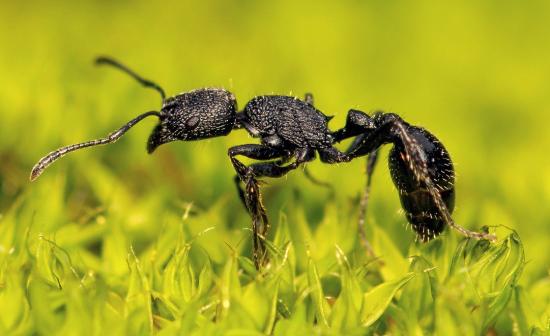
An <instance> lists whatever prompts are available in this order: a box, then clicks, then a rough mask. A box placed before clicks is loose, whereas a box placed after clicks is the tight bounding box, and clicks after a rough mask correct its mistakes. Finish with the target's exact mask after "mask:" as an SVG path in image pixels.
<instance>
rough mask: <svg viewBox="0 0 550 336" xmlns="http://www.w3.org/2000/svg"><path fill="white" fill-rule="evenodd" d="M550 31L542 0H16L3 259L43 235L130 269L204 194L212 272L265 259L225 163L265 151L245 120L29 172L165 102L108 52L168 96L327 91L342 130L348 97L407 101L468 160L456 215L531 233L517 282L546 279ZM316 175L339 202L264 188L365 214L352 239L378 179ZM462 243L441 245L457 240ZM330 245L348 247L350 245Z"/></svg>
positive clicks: (388, 195) (385, 196) (5, 102)
mask: <svg viewBox="0 0 550 336" xmlns="http://www.w3.org/2000/svg"><path fill="white" fill-rule="evenodd" d="M549 22H550V2H548V1H543V0H540V1H522V2H520V1H473V0H468V1H461V2H439V1H290V0H288V1H271V2H263V1H174V2H170V3H166V2H152V1H137V2H134V1H118V2H111V1H93V2H70V1H64V2H63V1H59V2H49V1H43V2H19V3H16V2H9V3H8V2H2V4H0V48H1V50H2V51H1V52H0V87H1V89H0V115H1V127H0V130H1V132H0V212H1V213H2V214H3V215H4V217H3V219H2V220H1V221H0V227H1V228H2V230H3V231H2V235H3V236H2V237H0V241H1V242H2V246H0V253H7V252H6V251H8V250H10V248H12V247H13V248H16V249H17V248H22V245H18V244H22V243H21V240H20V239H21V237H24V236H25V235H26V232H27V234H28V236H29V237H37V236H38V235H39V234H41V235H45V236H47V237H49V239H51V240H55V241H56V242H57V244H58V245H60V246H62V247H63V248H65V249H66V250H67V251H69V254H71V256H72V258H73V259H77V260H79V261H80V262H81V263H82V264H83V265H87V266H86V267H89V269H94V270H96V271H97V270H100V269H103V270H104V271H107V272H113V273H117V272H118V274H120V275H121V276H122V275H123V274H125V272H127V266H126V259H125V258H126V254H127V252H128V247H129V246H130V245H132V246H134V248H136V251H138V254H139V253H141V252H143V251H147V250H148V249H150V248H151V246H152V245H154V244H155V242H156V239H157V237H158V236H159V235H160V234H161V232H162V230H163V228H166V227H167V226H168V227H169V226H170V225H171V224H170V223H179V224H174V225H183V226H186V224H185V223H184V224H181V223H180V218H181V216H182V214H183V212H184V209H185V206H186V204H187V203H193V208H192V209H193V211H192V214H193V213H195V212H196V213H199V214H200V213H203V214H204V213H207V214H208V216H206V217H200V218H203V220H202V221H201V222H200V223H195V225H194V226H190V227H191V228H184V229H183V230H184V231H185V232H186V233H187V234H188V236H189V237H190V236H192V235H193V234H196V233H197V232H199V231H201V230H202V229H204V228H207V227H210V226H216V230H214V231H215V232H214V233H208V234H209V235H210V236H209V238H208V239H210V241H209V242H210V247H209V250H208V253H209V255H210V258H211V259H212V262H213V264H214V265H222V264H223V263H224V260H226V258H227V254H229V251H230V249H228V247H227V246H226V244H225V243H227V244H230V245H232V246H238V249H239V251H242V253H243V254H244V255H248V256H249V255H250V251H249V243H248V238H249V236H248V233H247V231H246V230H244V228H247V227H248V226H249V218H248V216H247V214H246V213H245V211H244V209H243V208H242V206H241V204H240V203H239V200H238V198H237V195H236V192H235V190H234V185H233V182H232V178H233V175H234V172H233V169H232V166H231V164H230V161H229V160H228V157H227V155H226V152H227V148H229V147H230V146H233V145H237V144H243V143H254V142H256V140H254V139H252V138H250V137H249V136H248V135H246V133H245V132H244V131H239V132H234V133H232V134H231V135H230V136H228V137H224V138H218V139H212V140H207V141H201V142H192V143H183V142H181V143H170V144H168V145H164V146H162V147H160V148H159V149H158V150H157V151H156V152H155V153H154V154H153V155H151V156H149V155H147V154H146V151H145V141H146V139H147V137H148V135H149V132H150V131H151V129H152V128H153V126H154V125H155V122H156V121H155V120H153V119H150V120H146V121H144V122H142V124H140V125H139V126H137V127H135V128H134V129H132V131H131V132H129V133H128V134H127V135H126V136H125V137H124V138H123V139H122V140H120V141H119V142H118V143H117V144H114V145H110V146H108V147H104V148H95V149H91V150H86V151H81V152H79V153H74V154H72V155H70V156H69V157H67V158H64V159H62V160H60V161H59V162H56V163H55V164H54V165H53V166H52V167H51V168H50V169H49V170H47V171H46V172H45V173H44V175H43V176H42V177H41V178H40V179H39V180H37V181H36V182H35V183H33V184H31V183H30V182H29V181H28V175H29V172H30V169H31V167H32V165H33V164H34V163H35V162H36V161H37V159H39V158H40V157H41V156H42V155H44V154H45V153H47V152H48V151H50V150H52V149H54V148H57V147H59V146H61V145H65V144H71V143H75V142H80V141H83V140H88V139H94V138H97V137H101V136H104V135H106V134H107V133H109V132H110V131H112V130H114V129H116V128H118V127H119V126H120V125H122V124H123V123H124V122H126V121H127V120H129V119H131V118H132V117H134V116H136V115H137V114H138V113H141V112H144V111H148V110H151V109H158V108H159V104H160V100H159V97H158V95H157V94H156V93H154V92H152V91H149V90H144V89H143V88H141V87H140V86H139V85H138V84H137V83H135V82H134V81H132V80H131V79H130V78H128V77H127V76H125V75H123V74H121V73H119V72H117V71H114V70H111V69H107V68H96V67H94V66H92V60H93V59H94V57H96V56H98V55H104V54H105V55H112V56H114V57H116V58H117V59H119V60H121V61H122V62H124V63H125V64H127V65H128V66H130V67H131V68H133V69H135V70H136V71H137V72H138V73H140V74H142V75H143V76H145V77H146V78H150V79H153V80H155V81H157V82H158V83H160V84H161V85H162V86H163V87H164V89H165V90H166V91H167V93H168V94H169V95H173V94H177V93H179V92H184V91H188V90H191V89H195V88H201V87H224V88H226V89H228V90H230V91H232V92H233V93H234V94H235V95H236V97H237V100H238V102H239V107H241V108H242V107H243V106H244V104H245V103H246V102H247V101H248V100H249V99H251V98H252V97H254V96H256V95H262V94H270V93H276V94H291V95H297V96H299V97H302V96H303V94H304V93H305V92H312V93H313V94H314V96H315V104H316V106H317V107H318V108H319V109H320V110H321V111H323V112H324V113H325V114H327V115H334V116H335V118H334V119H333V120H332V121H331V123H330V126H331V128H332V129H337V128H339V127H341V126H342V125H343V124H344V121H345V116H346V112H347V111H348V109H350V108H356V109H360V110H363V111H367V112H369V111H373V110H376V109H382V110H384V111H392V112H396V113H398V114H399V115H401V116H402V117H403V118H404V119H405V120H406V121H408V122H410V123H412V124H415V125H420V126H423V127H425V128H427V129H428V130H430V131H431V132H433V133H434V134H436V135H437V136H438V137H439V139H440V140H441V141H442V142H443V143H444V144H445V146H446V148H447V149H448V150H449V152H450V153H451V156H452V158H453V160H454V163H455V168H456V171H457V182H456V188H457V201H456V203H457V207H456V210H455V213H454V217H455V220H456V221H457V222H458V223H460V224H461V225H463V226H465V227H468V228H471V229H479V227H481V226H483V225H489V226H494V225H502V226H506V227H509V228H513V229H515V230H517V232H518V234H519V236H520V237H521V239H522V241H523V244H524V247H525V254H526V261H527V264H526V266H525V269H524V271H523V275H522V278H521V280H520V283H521V284H522V285H523V286H525V287H526V288H534V287H537V286H541V285H540V284H541V283H547V281H548V271H549V269H550V253H548V242H549V239H548V237H549V234H550V226H549V225H548V224H549V221H550V207H549V206H548V204H549V203H550V160H549V158H548V149H549V148H550V136H549V135H548V124H547V123H548V122H549V121H550V117H549V115H550V94H549V92H550V62H549V60H550V44H549V43H548V37H549V36H550V25H549ZM343 147H345V145H343ZM387 150H388V149H387V148H386V150H385V151H384V152H383V156H382V160H381V164H379V167H378V169H377V171H376V173H375V177H374V186H373V197H372V205H371V207H370V212H369V216H368V219H369V223H371V224H372V225H374V226H376V227H379V228H381V230H383V231H384V232H385V233H386V234H387V235H388V236H389V237H391V240H392V241H393V242H394V244H395V245H396V246H397V247H398V249H399V250H400V251H401V253H402V254H403V255H404V256H406V255H407V253H409V252H408V251H409V250H410V248H411V246H412V245H414V235H413V233H412V232H410V231H406V230H404V224H405V219H404V216H403V215H402V214H399V212H398V211H399V209H400V205H399V199H398V195H397V192H396V190H395V188H394V187H393V185H392V183H391V180H390V177H389V174H388V170H387V164H386V162H385V160H386V159H385V155H386V153H387ZM308 167H309V169H310V170H311V172H312V173H313V175H315V176H316V177H317V178H319V179H322V180H325V181H329V182H330V183H331V184H333V185H334V186H336V187H337V188H338V190H337V192H336V195H335V197H334V198H333V197H331V195H330V194H329V192H327V191H326V190H324V189H322V188H319V187H317V186H314V185H312V184H311V183H310V182H309V181H307V180H306V179H305V178H304V176H303V174H302V173H300V172H299V171H296V172H294V173H292V174H290V175H289V176H288V178H283V179H280V180H269V181H268V184H267V185H266V186H265V187H264V189H263V190H264V201H265V204H266V207H267V209H268V212H269V216H270V218H271V221H272V223H273V224H274V226H275V227H277V222H278V218H279V215H280V213H281V212H282V213H285V214H288V213H289V212H292V211H293V210H294V209H300V211H303V212H304V216H305V218H306V219H307V222H308V223H309V226H310V227H311V228H312V230H314V229H315V228H316V227H317V226H319V225H320V223H321V222H322V221H323V218H326V215H327V213H329V212H330V211H331V210H330V206H329V205H330V204H335V205H337V208H338V209H340V211H341V212H343V210H341V209H349V208H351V210H349V212H346V215H345V216H343V215H338V216H339V217H338V218H348V220H347V221H344V220H342V221H340V222H334V223H333V224H332V226H331V230H333V231H332V232H333V235H335V236H336V237H337V238H334V239H335V240H337V241H339V242H340V241H345V240H346V238H345V236H346V235H347V236H351V237H350V238H349V239H355V237H354V236H355V234H354V230H355V227H354V225H355V217H354V216H356V214H357V211H356V209H353V207H352V206H351V205H350V204H353V202H354V201H355V200H356V199H357V197H358V195H359V192H360V190H361V187H362V185H363V183H364V180H365V177H364V161H363V160H356V162H352V163H350V164H341V165H338V166H329V165H322V164H321V163H319V162H315V163H312V164H309V165H308ZM327 209H329V210H327ZM354 211H355V212H354ZM346 216H347V217H346ZM204 218H206V219H204ZM90 223H93V225H91V224H90ZM98 223H99V224H98ZM289 225H292V223H291V222H289ZM113 232H115V233H117V234H114V233H113ZM369 234H370V235H372V232H370V231H369ZM456 235H457V234H456V233H454V232H447V233H446V234H445V235H444V236H443V238H442V239H443V240H445V239H450V241H452V242H453V244H454V240H456V239H458V237H455V238H451V237H452V236H456ZM108 237H120V239H122V240H123V241H122V242H121V241H115V240H116V239H111V238H108ZM109 239H110V240H109ZM117 239H118V238H117ZM110 241H111V242H110ZM312 244H313V245H315V244H318V245H319V246H324V244H325V243H324V242H315V241H313V242H312ZM325 245H326V244H325ZM343 245H344V246H346V243H343ZM348 245H349V246H353V245H354V243H353V241H352V242H350V243H349V244H348ZM109 246H111V247H109ZM453 246H454V245H453ZM125 248H126V249H125ZM349 249H350V248H348V249H347V250H346V251H349ZM71 251H73V252H71ZM113 251H118V252H113ZM327 251H330V252H327ZM325 252H326V253H330V254H331V255H333V254H334V251H333V244H332V245H331V244H328V245H326V248H325ZM325 252H323V253H325ZM323 253H321V252H319V256H321V255H323ZM378 253H379V254H380V255H382V257H383V255H384V252H383V251H378ZM107 255H109V256H112V258H110V259H109V258H106V256H107ZM116 256H118V257H120V258H118V259H117V257H116ZM73 261H74V260H73ZM75 263H76V261H75ZM86 267H84V269H86ZM119 270H120V271H119ZM84 272H85V270H84ZM97 272H100V271H97ZM543 287H544V286H543ZM537 288H538V287H537ZM548 298H550V295H548V296H546V298H544V300H543V301H542V302H539V303H538V306H537V314H538V316H543V313H544V312H545V311H546V312H548V309H549V308H548V305H549V302H548V300H549V299H548ZM541 300H542V299H541ZM541 319H542V320H541V321H543V322H542V323H543V324H544V323H545V322H544V319H543V318H542V317H541ZM46 330H47V329H46Z"/></svg>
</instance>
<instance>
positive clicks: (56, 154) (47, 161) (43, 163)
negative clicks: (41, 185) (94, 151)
mask: <svg viewBox="0 0 550 336" xmlns="http://www.w3.org/2000/svg"><path fill="white" fill-rule="evenodd" d="M153 115H154V116H157V117H159V118H160V113H159V112H157V111H149V112H145V113H143V114H141V115H139V116H137V117H136V118H134V119H132V120H130V121H129V122H128V123H126V124H125V125H124V126H122V127H121V128H119V129H118V130H116V131H114V132H112V133H110V134H109V135H107V136H106V137H105V138H101V139H97V140H90V141H86V142H81V143H78V144H74V145H69V146H65V147H61V148H59V149H56V150H54V151H53V152H50V153H49V154H48V155H46V156H44V157H43V158H41V159H40V161H38V162H37V163H36V164H35V165H34V167H33V168H32V171H31V176H30V179H31V181H34V180H36V178H38V176H40V174H42V172H44V170H45V169H46V168H48V166H49V165H51V164H52V163H53V162H54V161H56V160H57V159H59V158H60V157H62V156H64V155H65V154H68V153H70V152H72V151H75V150H78V149H81V148H85V147H91V146H98V145H106V144H110V143H113V142H115V141H117V140H118V139H120V137H122V135H124V133H126V132H127V131H128V130H129V129H130V128H132V127H133V126H134V125H135V124H137V123H138V122H140V121H141V120H142V119H145V118H147V117H149V116H153Z"/></svg>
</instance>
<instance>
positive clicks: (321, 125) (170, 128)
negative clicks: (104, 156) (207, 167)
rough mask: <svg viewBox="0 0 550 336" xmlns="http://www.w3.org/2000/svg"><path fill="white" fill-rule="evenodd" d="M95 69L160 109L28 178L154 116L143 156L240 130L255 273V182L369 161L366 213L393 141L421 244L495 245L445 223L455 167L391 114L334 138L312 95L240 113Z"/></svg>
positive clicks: (234, 150) (350, 122) (359, 121)
mask: <svg viewBox="0 0 550 336" xmlns="http://www.w3.org/2000/svg"><path fill="white" fill-rule="evenodd" d="M96 64H105V65H110V66H113V67H115V68H118V69H120V70H122V71H123V72H125V73H127V74H128V75H130V76H132V77H133V78H134V79H136V80H137V81H138V82H140V83H141V84H142V85H144V86H145V87H149V88H152V89H154V90H156V91H158V92H159V93H160V95H161V97H162V107H161V109H160V111H150V112H146V113H144V114H141V115H139V116H138V117H136V118H134V119H132V120H131V121H129V122H128V123H127V124H125V125H124V126H122V127H121V128H119V129H118V130H116V131H114V132H113V133H111V134H109V135H108V136H107V137H105V138H102V139H98V140H91V141H87V142H83V143H79V144H74V145H70V146H66V147H62V148H59V149H57V150H55V151H53V152H51V153H49V154H48V155H46V156H45V157H43V158H42V159H40V161H38V163H37V164H36V165H35V166H34V167H33V169H32V172H31V176H30V179H31V180H35V179H36V178H37V177H38V176H39V175H40V174H42V172H43V171H44V169H46V168H47V167H48V166H49V165H50V164H51V163H53V162H54V161H55V160H57V159H58V158H60V157H62V156H63V155H65V154H67V153H69V152H72V151H74V150H78V149H81V148H85V147H90V146H97V145H105V144H109V143H113V142H115V141H117V140H118V139H119V138H120V137H121V136H122V135H123V134H124V133H126V132H127V131H128V130H129V129H130V128H131V127H133V126H134V125H135V124H137V123H138V122H140V121H141V120H142V119H144V118H146V117H148V116H156V117H158V118H159V120H160V122H159V124H158V125H157V126H156V127H155V129H154V130H153V132H152V133H151V135H150V136H149V140H148V142H147V151H148V152H149V153H152V152H153V151H154V150H155V149H156V148H157V147H158V146H160V145H162V144H165V143H167V142H171V141H174V140H185V141H190V140H201V139H206V138H211V137H218V136H225V135H228V134H229V133H230V132H231V131H232V130H236V129H241V128H244V129H245V130H246V131H247V132H248V133H250V135H252V136H253V137H256V138H259V139H260V144H246V145H240V146H234V147H231V148H229V150H228V154H229V158H230V160H231V163H232V164H233V167H234V169H235V171H236V173H237V175H236V177H235V183H236V185H237V190H238V193H239V197H240V199H241V201H242V203H243V204H244V205H245V207H246V209H247V210H248V212H249V214H250V216H251V217H252V232H253V254H254V262H255V265H256V267H257V268H260V267H261V265H263V264H264V263H265V262H267V250H266V245H265V239H266V236H267V232H268V229H269V222H268V219H267V214H266V210H265V207H264V205H263V204H262V197H261V193H260V188H259V184H258V179H259V178H262V177H272V178H275V177H281V176H283V175H285V174H287V173H288V172H289V171H291V170H294V169H296V168H298V167H300V166H301V165H303V164H305V163H306V162H309V161H312V160H314V159H315V157H316V154H319V158H320V160H321V161H322V162H324V163H340V162H348V161H351V160H353V159H355V158H357V157H363V156H366V155H368V161H367V186H366V190H365V194H364V197H363V202H362V207H363V209H366V203H367V196H368V191H369V188H370V185H371V177H372V172H373V170H374V167H375V164H376V161H377V156H378V149H379V148H380V147H381V146H382V145H384V144H390V143H391V144H393V148H392V149H391V151H390V154H389V168H390V172H391V176H392V179H393V182H394V184H395V186H396V187H397V190H398V191H399V196H400V198H401V205H402V207H403V209H404V210H405V214H406V217H407V220H408V221H409V223H410V224H411V225H412V228H413V229H414V230H415V231H416V233H417V235H418V237H419V238H420V239H421V240H422V241H429V240H431V239H432V238H434V237H436V236H437V235H439V234H440V233H441V232H442V231H443V229H444V228H445V226H446V225H448V226H450V227H451V228H453V229H455V230H457V231H459V232H460V233H462V234H463V235H465V236H467V237H470V238H475V239H488V240H492V241H494V240H495V236H493V235H490V234H488V233H480V232H473V231H469V230H466V229H465V228H463V227H461V226H458V225H457V224H455V222H454V221H453V219H452V217H451V212H452V211H453V209H454V201H455V190H454V168H453V164H452V161H451V158H450V156H449V153H448V152H447V150H446V149H445V147H443V144H441V142H439V141H438V140H437V138H436V137H435V136H434V135H432V134H431V133H430V132H428V131H427V130H425V129H424V128H422V127H417V126H412V125H410V124H408V123H407V122H405V121H404V120H403V119H401V118H400V117H399V116H398V115H397V114H394V113H382V112H377V113H375V114H374V115H372V116H369V115H368V114H366V113H364V112H361V111H358V110H350V111H349V112H348V114H347V119H346V125H345V126H344V127H343V128H342V129H340V130H337V131H335V132H333V131H331V130H330V129H329V128H328V126H327V124H328V121H329V120H330V117H327V116H326V115H324V114H323V113H322V112H321V111H319V110H317V109H316V108H315V107H314V105H313V96H312V95H311V94H306V96H305V98H304V100H300V99H298V98H296V97H291V96H279V95H268V96H257V97H254V98H252V100H250V101H249V102H248V103H247V104H246V106H245V107H244V109H243V110H242V111H241V112H238V111H237V102H236V99H235V96H234V95H233V94H232V93H230V92H228V91H227V90H224V89H216V88H204V89H198V90H193V91H190V92H185V93H181V94H178V95H176V96H174V97H170V98H166V95H165V93H164V90H163V89H162V88H161V87H160V86H159V85H157V84H156V83H154V82H152V81H150V80H147V79H144V78H142V77H141V76H139V75H138V74H136V73H135V72H133V71H132V70H130V69H129V68H128V67H126V66H124V65H122V64H121V63H119V62H117V61H115V60H113V59H111V58H108V57H99V58H98V59H97V60H96ZM348 138H353V141H352V143H351V145H350V147H349V148H348V149H347V150H346V151H345V152H342V151H340V150H338V149H337V148H336V147H334V144H336V143H338V142H340V141H342V140H344V139H348ZM238 156H245V157H248V158H250V159H254V160H259V161H262V162H259V163H255V164H252V165H249V166H246V165H244V164H243V163H242V162H241V161H239V160H238V159H237V157H238ZM292 160H293V161H292ZM290 161H292V162H290ZM288 162H290V163H288ZM241 183H242V185H241ZM243 186H244V188H243ZM363 218H364V216H361V220H360V225H359V230H360V233H361V235H362V238H363V242H364V243H366V239H365V235H364V227H363V226H364V220H363Z"/></svg>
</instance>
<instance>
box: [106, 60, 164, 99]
mask: <svg viewBox="0 0 550 336" xmlns="http://www.w3.org/2000/svg"><path fill="white" fill-rule="evenodd" d="M95 64H96V65H110V66H113V67H115V68H117V69H119V70H122V71H123V72H125V73H127V74H128V75H130V76H131V77H133V78H134V79H135V80H137V81H138V82H139V83H140V84H141V85H143V86H145V87H148V88H152V89H154V90H156V91H157V92H158V93H160V96H161V97H162V101H164V99H166V94H165V93H164V90H163V89H162V88H161V87H160V85H158V84H157V83H155V82H153V81H150V80H148V79H145V78H143V77H141V76H140V75H138V74H137V73H135V72H134V71H133V70H131V69H130V68H128V67H127V66H125V65H123V64H122V63H120V62H118V61H116V60H114V59H112V58H111V57H107V56H100V57H98V58H96V60H95Z"/></svg>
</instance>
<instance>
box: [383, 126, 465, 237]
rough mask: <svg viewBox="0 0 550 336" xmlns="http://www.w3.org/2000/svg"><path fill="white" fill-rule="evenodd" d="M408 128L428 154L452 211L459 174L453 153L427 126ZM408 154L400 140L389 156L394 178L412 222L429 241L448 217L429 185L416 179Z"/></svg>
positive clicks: (430, 170) (433, 175)
mask: <svg viewBox="0 0 550 336" xmlns="http://www.w3.org/2000/svg"><path fill="white" fill-rule="evenodd" d="M408 131H409V135H410V136H411V138H413V139H414V141H416V143H417V144H418V145H419V146H420V147H421V148H422V150H423V153H424V155H426V158H425V162H426V163H427V166H428V173H429V176H430V179H431V180H432V182H433V184H434V186H435V187H436V188H437V190H438V191H439V194H440V195H441V199H442V200H443V202H444V203H445V205H446V207H447V209H448V210H449V213H452V211H453V209H454V201H455V189H454V180H455V175H454V169H453V163H452V161H451V157H450V156H449V153H448V152H447V150H446V149H445V147H443V144H441V142H439V140H437V138H436V137H435V136H434V135H432V134H431V133H429V132H428V131H426V130H425V129H423V128H420V127H414V126H409V127H408ZM406 155H407V154H406V152H405V148H404V147H403V145H402V144H401V143H396V144H395V146H394V147H393V148H392V150H391V151H390V155H389V167H390V173H391V177H392V179H393V182H394V184H395V186H396V187H397V189H398V191H399V198H400V199H401V206H402V207H403V210H404V211H405V215H406V217H407V220H408V222H409V223H410V224H411V226H412V228H413V229H414V230H415V231H416V233H417V234H418V236H419V238H420V239H421V240H422V241H428V240H430V239H432V238H434V237H436V236H438V235H439V234H440V233H441V232H443V229H444V228H445V220H444V218H443V217H442V215H441V213H440V211H439V210H438V208H437V205H436V204H435V202H434V199H433V197H432V196H431V194H430V192H429V191H428V189H427V187H426V185H425V184H424V183H423V182H422V181H418V180H417V179H416V178H415V175H414V173H413V171H412V170H411V168H410V166H409V163H408V162H409V160H407V157H406Z"/></svg>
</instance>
